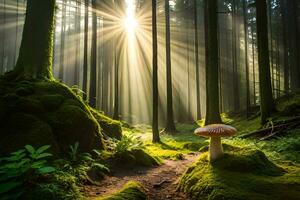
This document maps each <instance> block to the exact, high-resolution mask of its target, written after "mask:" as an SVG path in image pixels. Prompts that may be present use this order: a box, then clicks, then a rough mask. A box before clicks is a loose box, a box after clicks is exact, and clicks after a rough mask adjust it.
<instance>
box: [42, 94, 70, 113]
mask: <svg viewBox="0 0 300 200" xmlns="http://www.w3.org/2000/svg"><path fill="white" fill-rule="evenodd" d="M39 99H40V101H41V103H42V105H43V106H44V108H45V109H46V110H48V111H53V110H55V109H57V108H58V107H59V106H60V105H61V104H62V103H63V102H64V100H65V98H64V97H63V96H62V95H57V94H52V95H42V96H40V97H39Z"/></svg>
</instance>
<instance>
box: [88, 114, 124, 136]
mask: <svg viewBox="0 0 300 200" xmlns="http://www.w3.org/2000/svg"><path fill="white" fill-rule="evenodd" d="M91 112H92V114H93V115H94V117H95V118H96V120H97V122H98V123H99V124H100V126H101V128H102V131H103V133H104V134H105V135H107V136H108V137H111V138H115V139H118V140H120V139H121V138H122V126H121V122H120V121H117V120H113V119H111V118H109V117H107V116H105V115H104V114H102V113H100V112H99V111H97V110H95V109H91Z"/></svg>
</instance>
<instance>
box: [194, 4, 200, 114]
mask: <svg viewBox="0 0 300 200" xmlns="http://www.w3.org/2000/svg"><path fill="white" fill-rule="evenodd" d="M194 29H195V65H196V98H197V119H201V104H200V77H199V76H200V74H199V40H198V37H199V36H198V5H197V0H194Z"/></svg>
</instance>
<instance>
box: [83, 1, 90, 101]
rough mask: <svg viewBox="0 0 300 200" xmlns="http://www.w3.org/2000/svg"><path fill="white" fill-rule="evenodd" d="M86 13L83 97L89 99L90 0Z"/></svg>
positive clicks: (87, 3) (86, 3) (86, 5)
mask: <svg viewBox="0 0 300 200" xmlns="http://www.w3.org/2000/svg"><path fill="white" fill-rule="evenodd" d="M84 6H85V13H84V47H83V79H82V90H83V92H84V94H83V99H84V100H86V99H87V76H88V75H87V71H88V34H89V0H85V5H84Z"/></svg>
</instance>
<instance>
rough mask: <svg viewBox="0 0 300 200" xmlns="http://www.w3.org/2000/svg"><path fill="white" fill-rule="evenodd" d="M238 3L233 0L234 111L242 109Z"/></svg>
mask: <svg viewBox="0 0 300 200" xmlns="http://www.w3.org/2000/svg"><path fill="white" fill-rule="evenodd" d="M236 27H237V5H236V0H232V63H233V65H232V69H233V71H232V79H233V83H232V86H233V102H234V106H233V107H234V111H235V112H238V111H239V109H240V94H239V73H238V65H237V41H236V40H237V28H236Z"/></svg>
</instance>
